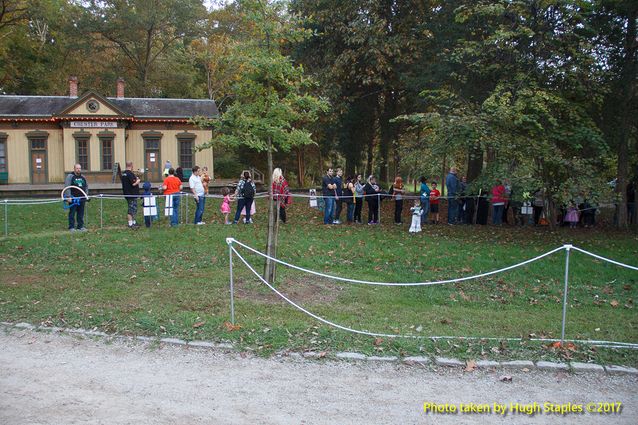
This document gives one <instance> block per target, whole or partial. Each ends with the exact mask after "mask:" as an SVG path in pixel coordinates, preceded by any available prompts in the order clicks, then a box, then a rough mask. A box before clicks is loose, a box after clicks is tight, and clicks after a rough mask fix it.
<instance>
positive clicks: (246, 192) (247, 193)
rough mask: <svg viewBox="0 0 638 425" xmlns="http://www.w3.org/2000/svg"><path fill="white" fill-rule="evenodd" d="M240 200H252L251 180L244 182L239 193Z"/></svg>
mask: <svg viewBox="0 0 638 425" xmlns="http://www.w3.org/2000/svg"><path fill="white" fill-rule="evenodd" d="M241 196H242V198H254V197H255V188H254V187H253V184H252V180H246V182H245V183H244V187H243V188H242V191H241Z"/></svg>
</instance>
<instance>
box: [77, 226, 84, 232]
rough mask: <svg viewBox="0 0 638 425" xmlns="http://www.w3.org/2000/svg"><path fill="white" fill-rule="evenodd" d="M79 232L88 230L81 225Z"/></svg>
mask: <svg viewBox="0 0 638 425" xmlns="http://www.w3.org/2000/svg"><path fill="white" fill-rule="evenodd" d="M78 232H86V227H80V228H79V229H78Z"/></svg>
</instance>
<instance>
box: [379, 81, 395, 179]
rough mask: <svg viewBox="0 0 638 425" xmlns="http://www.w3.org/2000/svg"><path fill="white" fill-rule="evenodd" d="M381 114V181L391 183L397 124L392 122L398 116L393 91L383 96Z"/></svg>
mask: <svg viewBox="0 0 638 425" xmlns="http://www.w3.org/2000/svg"><path fill="white" fill-rule="evenodd" d="M380 107H381V108H383V109H382V110H381V113H380V115H379V162H380V164H379V165H380V170H379V177H380V179H382V180H384V181H387V182H389V181H390V167H389V164H388V162H389V156H390V146H391V145H392V144H393V141H394V140H395V134H396V124H394V123H392V122H390V120H391V119H392V118H394V117H395V116H396V109H397V105H396V98H395V96H394V94H393V93H392V90H387V91H386V92H385V93H384V94H383V104H382V106H381V105H380Z"/></svg>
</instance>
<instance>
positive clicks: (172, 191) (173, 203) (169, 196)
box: [162, 168, 182, 227]
mask: <svg viewBox="0 0 638 425" xmlns="http://www.w3.org/2000/svg"><path fill="white" fill-rule="evenodd" d="M162 189H163V190H164V195H166V208H172V209H173V211H172V213H171V214H170V216H171V227H174V226H177V225H178V224H179V201H180V196H181V195H180V193H179V192H180V190H182V181H181V180H180V179H179V178H178V177H176V176H175V169H174V168H169V170H168V177H166V178H165V179H164V184H163V185H162ZM169 205H170V206H169Z"/></svg>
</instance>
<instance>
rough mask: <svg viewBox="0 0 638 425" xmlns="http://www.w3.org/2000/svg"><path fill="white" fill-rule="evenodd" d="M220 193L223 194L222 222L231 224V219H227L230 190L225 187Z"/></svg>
mask: <svg viewBox="0 0 638 425" xmlns="http://www.w3.org/2000/svg"><path fill="white" fill-rule="evenodd" d="M222 195H224V200H223V201H222V206H221V208H220V209H221V212H222V214H223V215H224V224H233V223H232V221H229V220H228V215H229V214H230V201H231V199H230V190H229V189H228V188H227V187H225V188H223V189H222Z"/></svg>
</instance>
